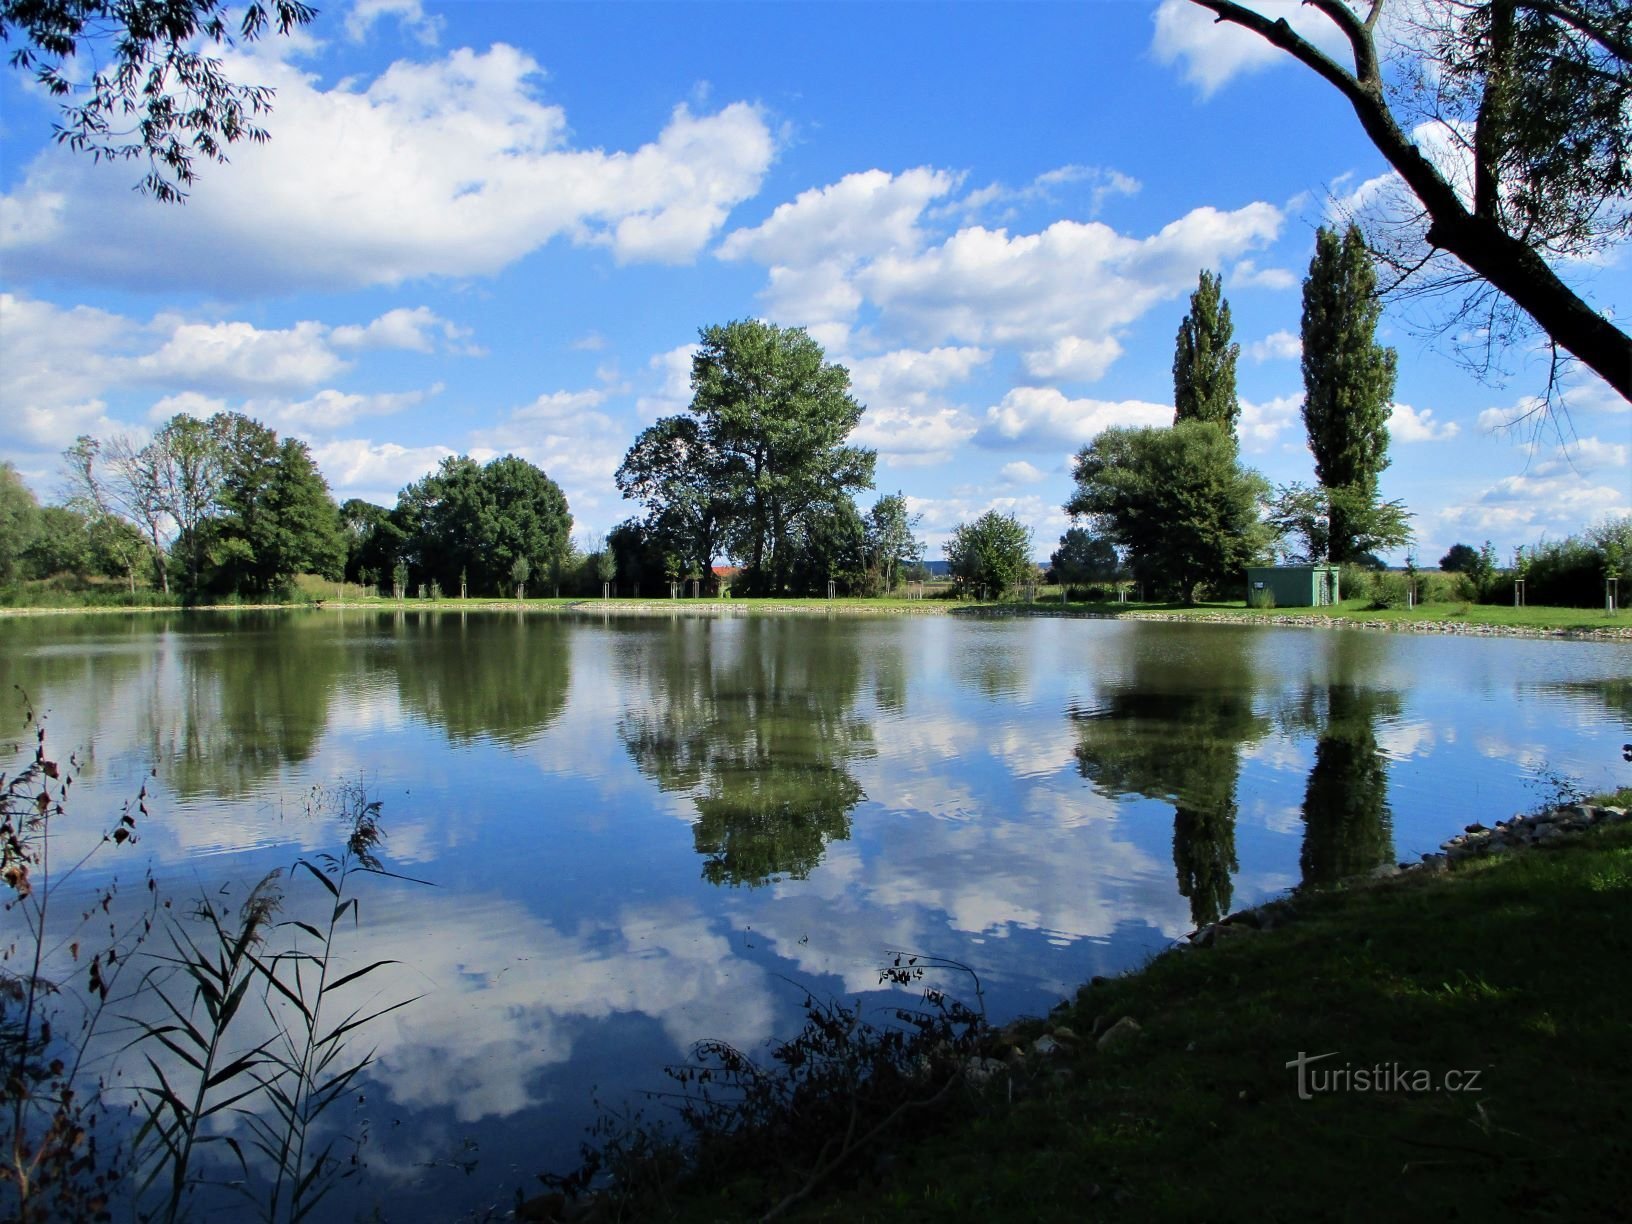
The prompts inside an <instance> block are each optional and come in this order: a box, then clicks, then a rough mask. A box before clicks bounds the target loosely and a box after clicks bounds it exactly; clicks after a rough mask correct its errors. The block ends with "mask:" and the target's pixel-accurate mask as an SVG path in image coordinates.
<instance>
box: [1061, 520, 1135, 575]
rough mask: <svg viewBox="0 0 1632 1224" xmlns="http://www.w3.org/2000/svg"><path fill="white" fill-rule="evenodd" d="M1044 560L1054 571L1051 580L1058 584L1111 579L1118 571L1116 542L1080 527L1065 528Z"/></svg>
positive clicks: (1118, 562)
mask: <svg viewBox="0 0 1632 1224" xmlns="http://www.w3.org/2000/svg"><path fill="white" fill-rule="evenodd" d="M1048 564H1049V568H1051V569H1052V570H1053V571H1054V580H1055V581H1056V582H1058V583H1059V584H1060V585H1061V586H1076V585H1079V584H1083V583H1089V582H1102V583H1103V582H1114V581H1115V580H1116V578H1117V577H1118V575H1119V574H1120V573H1121V571H1122V560H1121V558H1120V557H1118V556H1117V555H1116V546H1115V545H1114V544H1112V543H1111V542H1110V541H1109V540H1107V539H1105V538H1104V537H1103V536H1096V535H1094V534H1092V533H1091V532H1089V531H1087V530H1085V529H1084V528H1081V527H1071V528H1068V529H1067V530H1066V533H1065V534H1064V535H1062V536H1061V537H1060V546H1059V547H1058V548H1057V549H1055V550H1054V554H1053V556H1051V557H1049V559H1048Z"/></svg>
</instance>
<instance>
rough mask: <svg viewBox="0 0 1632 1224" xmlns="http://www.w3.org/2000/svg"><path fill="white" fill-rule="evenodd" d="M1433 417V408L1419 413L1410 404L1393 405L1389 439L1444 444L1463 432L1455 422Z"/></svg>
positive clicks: (1389, 416) (1390, 408)
mask: <svg viewBox="0 0 1632 1224" xmlns="http://www.w3.org/2000/svg"><path fill="white" fill-rule="evenodd" d="M1433 415H1434V410H1433V409H1432V408H1423V409H1421V410H1420V411H1419V410H1418V409H1416V408H1413V407H1411V405H1410V404H1393V405H1391V406H1390V407H1389V414H1388V433H1389V437H1391V438H1393V439H1394V440H1395V441H1396V442H1443V441H1445V440H1446V439H1448V438H1454V437H1456V435H1457V434H1459V433H1461V432H1462V427H1461V426H1460V425H1458V424H1457V423H1456V422H1455V421H1436V420H1434V419H1433Z"/></svg>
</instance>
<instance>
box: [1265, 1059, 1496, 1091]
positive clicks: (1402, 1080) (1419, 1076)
mask: <svg viewBox="0 0 1632 1224" xmlns="http://www.w3.org/2000/svg"><path fill="white" fill-rule="evenodd" d="M1338 1053H1339V1051H1337V1050H1332V1051H1331V1052H1330V1053H1327V1054H1306V1053H1304V1052H1303V1051H1302V1050H1299V1051H1298V1056H1297V1057H1296V1058H1294V1059H1293V1060H1292V1061H1291V1062H1289V1063H1287V1064H1286V1066H1287V1067H1288V1068H1292V1067H1296V1068H1297V1069H1298V1100H1300V1101H1307V1100H1311V1099H1312V1098H1313V1097H1314V1096H1315V1094H1316V1093H1321V1092H1479V1091H1481V1089H1480V1087H1479V1077H1480V1076H1481V1075H1482V1074H1483V1072H1482V1071H1477V1070H1452V1071H1443V1072H1440V1073H1438V1074H1435V1073H1434V1072H1432V1071H1429V1070H1428V1069H1426V1068H1424V1067H1403V1066H1401V1065H1400V1064H1399V1063H1397V1062H1386V1063H1373V1064H1370V1065H1365V1066H1359V1067H1357V1066H1355V1065H1354V1064H1353V1063H1343V1064H1342V1065H1337V1064H1331V1065H1327V1066H1316V1065H1315V1064H1317V1063H1324V1062H1325V1061H1326V1059H1328V1058H1336V1057H1337V1056H1338Z"/></svg>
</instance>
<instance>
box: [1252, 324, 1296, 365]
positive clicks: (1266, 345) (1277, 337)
mask: <svg viewBox="0 0 1632 1224" xmlns="http://www.w3.org/2000/svg"><path fill="white" fill-rule="evenodd" d="M1246 353H1247V356H1248V357H1250V358H1251V359H1252V360H1254V361H1296V360H1297V359H1298V358H1299V357H1302V356H1303V341H1302V340H1301V339H1300V338H1299V337H1298V336H1297V335H1296V334H1294V333H1293V332H1289V331H1277V332H1271V333H1270V334H1269V335H1267V336H1265V337H1264V338H1263V339H1262V340H1254V341H1253V342H1252V343H1251V344H1249V345H1247V348H1246Z"/></svg>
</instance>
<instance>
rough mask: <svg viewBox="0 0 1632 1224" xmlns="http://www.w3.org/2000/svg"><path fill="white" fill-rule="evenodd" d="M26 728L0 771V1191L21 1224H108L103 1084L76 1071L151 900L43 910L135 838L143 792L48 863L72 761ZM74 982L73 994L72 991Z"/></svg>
mask: <svg viewBox="0 0 1632 1224" xmlns="http://www.w3.org/2000/svg"><path fill="white" fill-rule="evenodd" d="M24 725H25V726H26V727H28V728H30V729H32V731H33V740H34V743H33V751H32V753H31V754H30V756H29V758H28V759H27V760H26V763H24V764H23V765H22V767H21V768H19V769H16V770H15V771H10V772H7V773H0V891H3V893H4V894H5V896H6V901H5V904H4V913H5V915H6V916H7V918H8V923H7V927H8V936H7V940H6V944H5V948H4V952H3V954H0V1058H3V1068H0V1114H3V1116H4V1120H5V1124H6V1129H7V1133H6V1134H5V1135H4V1137H3V1143H0V1148H3V1154H0V1186H5V1187H7V1189H8V1190H9V1191H10V1193H12V1194H14V1195H15V1209H16V1218H17V1219H18V1220H19V1221H22V1222H31V1221H42V1222H43V1221H48V1220H57V1219H98V1218H106V1217H107V1211H108V1203H109V1200H110V1196H111V1194H112V1193H113V1191H114V1188H115V1187H116V1185H117V1183H118V1182H119V1179H120V1167H119V1162H118V1160H117V1159H116V1158H114V1157H110V1156H107V1155H104V1153H103V1152H102V1151H101V1149H100V1148H99V1144H98V1136H97V1129H98V1123H99V1121H100V1120H101V1119H102V1117H103V1114H104V1112H105V1107H104V1102H103V1096H102V1085H101V1084H100V1083H97V1084H88V1083H86V1082H84V1077H83V1075H82V1063H83V1059H84V1056H85V1052H86V1049H87V1047H88V1045H89V1043H90V1041H91V1038H92V1035H93V1033H94V1032H95V1031H96V1029H97V1026H98V1024H99V1022H100V1020H101V1019H102V1016H103V1006H104V1004H105V1003H106V1002H107V999H108V996H109V993H110V991H111V990H112V989H113V987H114V986H115V985H116V983H117V981H118V979H119V976H120V974H121V973H122V972H123V970H124V968H125V967H126V966H127V965H129V964H130V963H131V957H132V954H133V953H134V952H135V950H136V949H137V948H138V947H139V946H140V945H141V943H142V941H143V939H144V938H145V937H146V933H147V931H148V930H149V929H150V927H151V923H152V920H153V917H154V911H155V908H156V892H155V890H154V884H153V878H152V876H151V874H149V875H148V876H147V880H146V883H147V891H146V897H147V900H146V903H145V904H142V905H139V906H138V907H137V911H138V912H136V913H135V914H134V915H131V914H129V912H128V911H127V910H125V909H123V908H121V909H120V910H117V911H115V910H114V909H113V902H114V900H115V898H116V897H117V896H118V893H119V885H118V881H117V880H116V879H115V880H112V881H110V882H109V883H108V884H107V885H105V886H103V887H102V888H100V889H98V890H97V891H96V892H95V893H94V894H93V895H92V898H91V901H90V903H89V904H88V905H87V904H84V903H80V904H75V905H73V906H72V907H71V908H70V909H69V910H68V911H67V913H63V912H61V905H62V904H67V902H66V901H63V902H62V903H60V904H58V905H56V906H53V901H54V900H55V899H56V894H57V892H58V891H59V889H60V888H61V887H62V886H63V885H64V884H65V883H66V882H67V881H68V880H70V879H71V878H72V877H73V876H74V875H75V874H76V873H77V872H78V870H79V869H80V868H81V867H83V866H85V864H86V863H87V862H88V861H89V860H90V859H91V858H92V857H94V856H96V855H98V854H100V853H102V852H103V851H104V850H107V849H117V848H118V847H120V846H128V845H131V844H133V843H134V842H135V841H136V840H137V830H138V816H141V817H145V816H146V814H147V808H146V805H145V800H146V790H145V788H144V789H143V791H142V793H141V794H140V795H139V796H138V797H137V799H136V801H135V804H134V805H133V806H132V805H127V806H126V807H125V810H124V811H123V812H122V813H121V815H120V817H119V819H118V821H117V823H116V824H115V825H114V826H113V827H112V828H111V829H109V830H108V831H107V832H106V833H104V835H103V836H102V837H101V838H100V839H99V840H97V841H95V842H94V843H93V844H92V846H91V848H90V849H89V850H88V851H87V852H86V853H85V854H84V855H83V856H82V857H81V858H80V859H79V860H78V861H77V862H69V863H68V864H67V865H66V866H65V867H63V866H54V865H53V863H52V856H51V843H52V840H53V835H54V834H55V832H56V829H57V826H58V825H59V824H60V823H61V822H63V821H65V820H66V819H67V811H68V796H69V791H70V788H71V786H72V784H73V780H74V776H75V774H76V773H77V772H78V770H79V768H80V763H79V761H78V760H77V758H75V757H69V758H68V760H67V761H66V762H61V761H59V760H58V759H56V758H55V757H53V756H51V755H49V754H48V751H47V745H46V733H45V727H44V725H43V724H42V723H40V722H38V721H37V720H36V718H35V715H34V713H33V711H32V710H29V711H27V712H26V713H25V716H24ZM54 910H55V911H56V912H55V915H54V914H53V911H54ZM10 920H18V922H19V926H20V928H21V929H20V930H18V929H15V928H12V927H11V921H10ZM81 973H84V975H85V976H84V979H83V980H84V987H83V989H82V990H81V989H77V988H76V986H75V982H76V981H77V980H78V979H79V977H80V974H81Z"/></svg>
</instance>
